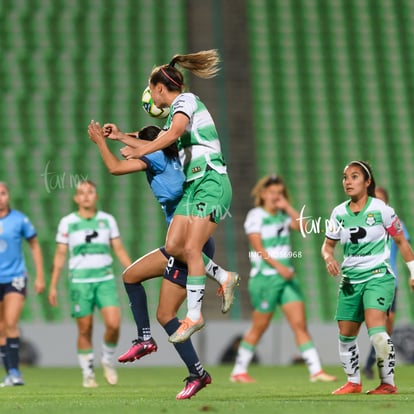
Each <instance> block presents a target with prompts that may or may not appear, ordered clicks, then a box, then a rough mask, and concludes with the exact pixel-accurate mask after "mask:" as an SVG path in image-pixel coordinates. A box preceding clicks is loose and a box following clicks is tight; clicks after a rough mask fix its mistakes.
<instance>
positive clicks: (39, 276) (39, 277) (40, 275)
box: [27, 236, 46, 293]
mask: <svg viewBox="0 0 414 414" xmlns="http://www.w3.org/2000/svg"><path fill="white" fill-rule="evenodd" d="M27 241H28V243H29V246H30V250H31V252H32V257H33V262H34V265H35V269H36V279H35V283H34V288H35V292H36V293H42V292H43V291H44V290H45V287H46V284H45V274H44V270H43V254H42V249H41V247H40V244H39V241H38V240H37V237H36V236H35V237H32V238H31V239H28V240H27Z"/></svg>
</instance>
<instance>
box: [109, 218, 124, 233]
mask: <svg viewBox="0 0 414 414" xmlns="http://www.w3.org/2000/svg"><path fill="white" fill-rule="evenodd" d="M108 222H109V233H110V236H109V237H110V238H111V239H116V238H118V237H121V235H120V233H119V229H118V223H117V222H116V220H115V218H114V216H111V215H108Z"/></svg>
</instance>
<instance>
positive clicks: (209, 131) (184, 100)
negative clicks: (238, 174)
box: [164, 92, 227, 181]
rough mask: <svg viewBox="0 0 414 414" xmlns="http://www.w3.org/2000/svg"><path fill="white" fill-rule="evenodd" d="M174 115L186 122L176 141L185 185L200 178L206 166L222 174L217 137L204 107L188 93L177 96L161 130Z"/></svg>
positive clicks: (221, 157) (220, 154)
mask: <svg viewBox="0 0 414 414" xmlns="http://www.w3.org/2000/svg"><path fill="white" fill-rule="evenodd" d="M177 113H182V114H184V115H186V116H187V117H188V119H189V120H190V122H189V124H188V125H187V128H186V130H185V132H184V134H183V135H182V136H181V137H180V138H179V139H178V141H177V145H178V150H179V154H180V160H181V164H182V165H183V170H184V174H185V176H186V181H192V180H195V179H197V178H200V177H202V176H203V175H204V172H205V171H206V168H207V165H209V166H210V167H211V168H212V169H213V170H216V171H217V172H218V173H219V174H226V173H227V169H226V166H225V163H224V160H223V155H222V153H221V145H220V141H219V137H218V133H217V130H216V127H215V125H214V121H213V118H212V117H211V115H210V113H209V112H208V110H207V108H206V106H205V105H204V104H203V103H202V102H201V101H200V99H199V98H198V97H197V96H196V95H194V94H192V93H188V92H186V93H182V94H180V95H178V96H177V97H176V98H175V99H174V101H173V102H172V104H171V107H170V114H169V116H168V119H167V123H166V124H165V127H164V130H167V129H168V128H169V127H170V125H171V122H172V119H173V116H174V115H175V114H177Z"/></svg>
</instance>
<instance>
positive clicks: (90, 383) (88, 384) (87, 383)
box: [82, 374, 98, 388]
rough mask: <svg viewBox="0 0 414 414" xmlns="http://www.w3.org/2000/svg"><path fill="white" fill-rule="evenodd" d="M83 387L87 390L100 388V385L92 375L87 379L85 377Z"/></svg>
mask: <svg viewBox="0 0 414 414" xmlns="http://www.w3.org/2000/svg"><path fill="white" fill-rule="evenodd" d="M82 385H83V386H84V387H85V388H96V387H97V386H98V384H97V383H96V381H95V375H94V374H91V375H88V376H86V377H83V382H82Z"/></svg>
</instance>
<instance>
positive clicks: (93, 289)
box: [49, 180, 131, 388]
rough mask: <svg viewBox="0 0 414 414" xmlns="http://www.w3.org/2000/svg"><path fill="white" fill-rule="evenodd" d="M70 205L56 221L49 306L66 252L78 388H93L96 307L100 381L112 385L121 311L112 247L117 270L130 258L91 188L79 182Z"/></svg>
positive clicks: (113, 219)
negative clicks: (99, 322)
mask: <svg viewBox="0 0 414 414" xmlns="http://www.w3.org/2000/svg"><path fill="white" fill-rule="evenodd" d="M74 201H75V203H76V204H77V206H78V210H77V211H76V212H73V213H71V214H69V215H67V216H65V217H63V218H62V219H61V220H60V223H59V227H58V231H57V235H56V242H57V247H56V252H55V257H54V260H53V269H52V277H51V281H50V288H49V302H50V304H51V305H53V306H57V305H58V301H57V298H58V294H57V284H58V280H59V277H60V274H61V272H62V269H63V266H64V264H65V260H66V255H67V253H68V252H69V284H70V287H69V292H70V301H71V314H72V317H74V318H75V319H76V323H77V327H78V340H77V353H78V359H79V364H80V367H81V369H82V375H83V386H84V387H86V388H95V387H97V383H96V380H95V374H94V353H93V346H92V329H93V313H94V309H95V307H97V308H98V309H99V310H100V311H101V314H102V317H103V321H104V324H105V333H104V337H103V343H102V357H101V364H102V368H103V370H104V376H105V379H106V380H107V382H108V383H109V384H111V385H114V384H116V383H117V381H118V377H117V373H116V371H115V368H114V354H115V348H116V345H117V343H118V339H119V330H120V323H121V311H120V305H119V299H118V294H117V286H116V280H115V276H114V272H113V269H112V263H113V259H112V256H111V249H113V251H114V253H115V255H116V256H117V258H118V260H119V261H120V263H121V264H122V266H124V267H127V266H129V265H130V264H131V260H130V258H129V256H128V254H127V252H126V251H125V249H124V246H123V244H122V242H121V238H120V234H119V230H118V225H117V223H116V220H115V218H114V217H113V216H112V215H110V214H108V213H105V212H103V211H100V210H98V209H97V207H96V204H97V201H98V194H97V191H96V186H95V184H94V183H93V182H92V181H90V180H85V181H80V182H79V183H78V185H77V187H76V193H75V196H74Z"/></svg>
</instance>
